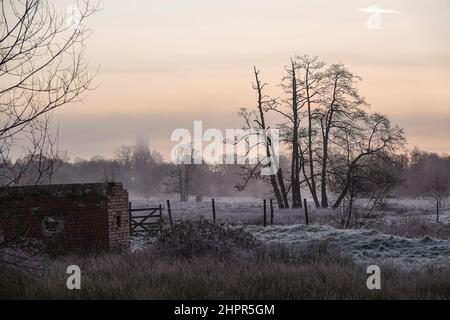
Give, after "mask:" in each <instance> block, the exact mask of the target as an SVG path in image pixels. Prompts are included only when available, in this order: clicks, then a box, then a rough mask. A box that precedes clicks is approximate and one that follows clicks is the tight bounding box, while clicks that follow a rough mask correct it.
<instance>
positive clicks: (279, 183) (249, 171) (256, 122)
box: [236, 67, 289, 209]
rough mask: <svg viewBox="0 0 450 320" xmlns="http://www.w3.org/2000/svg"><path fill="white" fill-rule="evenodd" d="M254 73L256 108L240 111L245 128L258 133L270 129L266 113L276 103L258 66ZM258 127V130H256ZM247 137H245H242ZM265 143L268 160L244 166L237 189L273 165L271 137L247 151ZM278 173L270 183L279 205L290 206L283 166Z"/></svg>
mask: <svg viewBox="0 0 450 320" xmlns="http://www.w3.org/2000/svg"><path fill="white" fill-rule="evenodd" d="M253 70H254V75H255V83H253V86H252V87H253V90H255V91H256V93H257V95H258V101H257V106H256V110H251V111H250V110H248V109H246V108H242V109H241V111H240V115H241V117H242V118H243V119H244V129H247V130H249V131H254V132H256V134H261V132H263V131H264V132H265V130H267V129H269V126H268V125H267V124H266V119H265V113H266V112H267V111H268V110H269V109H271V106H272V104H273V103H274V100H273V99H270V98H269V97H268V96H266V95H264V93H263V90H264V87H265V86H266V85H267V83H262V82H261V80H260V79H259V70H257V69H256V67H254V68H253ZM255 129H256V130H255ZM242 138H245V137H242ZM261 144H263V146H262V147H263V148H264V150H265V156H266V157H265V159H264V160H267V161H266V162H267V163H266V164H263V161H262V159H258V161H257V163H256V165H252V166H243V169H244V171H245V172H244V174H243V178H244V179H243V180H244V181H243V182H242V183H240V184H238V185H236V188H237V190H243V189H244V188H245V187H246V186H247V184H248V182H249V181H250V180H251V179H255V178H263V177H261V176H260V174H259V171H260V169H261V168H262V167H263V166H271V165H272V162H271V159H272V157H273V156H274V155H273V154H272V151H271V150H272V148H271V146H272V141H271V139H270V137H267V139H258V142H257V144H256V145H249V146H248V148H247V153H249V152H250V150H251V149H253V148H258V147H259V146H261ZM277 169H278V170H277V172H276V174H271V175H270V176H269V178H268V179H269V181H270V184H271V185H272V188H273V192H274V195H275V198H276V199H277V202H278V207H279V208H280V209H284V208H289V201H288V198H287V191H286V187H285V184H284V179H283V172H282V169H281V167H278V168H277Z"/></svg>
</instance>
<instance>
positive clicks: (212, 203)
mask: <svg viewBox="0 0 450 320" xmlns="http://www.w3.org/2000/svg"><path fill="white" fill-rule="evenodd" d="M211 205H212V214H213V222H214V223H215V222H216V202H215V200H214V198H212V199H211Z"/></svg>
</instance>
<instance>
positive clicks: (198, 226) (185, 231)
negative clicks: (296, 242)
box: [155, 218, 261, 258]
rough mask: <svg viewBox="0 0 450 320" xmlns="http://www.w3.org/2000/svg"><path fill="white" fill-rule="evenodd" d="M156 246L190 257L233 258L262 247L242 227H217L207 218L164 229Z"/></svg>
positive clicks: (173, 253)
mask: <svg viewBox="0 0 450 320" xmlns="http://www.w3.org/2000/svg"><path fill="white" fill-rule="evenodd" d="M155 245H156V247H157V248H160V249H162V250H163V251H164V252H166V253H168V254H171V255H174V256H179V257H187V258H192V257H197V256H205V255H206V256H209V255H212V256H215V257H227V258H230V257H232V256H236V255H239V254H240V253H243V252H246V251H249V250H252V249H257V248H258V247H260V246H261V244H260V242H259V241H257V240H256V239H255V238H254V237H253V236H252V235H251V234H250V233H248V232H246V231H244V230H243V229H242V228H232V227H228V226H224V225H220V224H216V223H213V222H211V221H208V220H206V219H204V218H201V219H200V220H198V221H182V222H178V223H175V224H174V225H173V226H172V228H170V227H166V228H164V229H163V231H162V233H161V235H160V236H159V237H158V239H157V241H156V243H155Z"/></svg>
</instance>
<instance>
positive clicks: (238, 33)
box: [55, 0, 450, 159]
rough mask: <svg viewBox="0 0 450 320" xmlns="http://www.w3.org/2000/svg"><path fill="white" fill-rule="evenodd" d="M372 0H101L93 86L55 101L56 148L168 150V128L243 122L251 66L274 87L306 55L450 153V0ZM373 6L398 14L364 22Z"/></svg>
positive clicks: (409, 131)
mask: <svg viewBox="0 0 450 320" xmlns="http://www.w3.org/2000/svg"><path fill="white" fill-rule="evenodd" d="M372 1H375V0H371V1H364V0H361V1H354V0H347V1H332V0H283V1H280V0H278V1H275V0H227V1H223V0H189V1H187V0H170V1H168V0H128V1H123V0H103V1H102V2H101V7H102V10H101V12H99V13H98V14H96V16H95V17H93V18H92V19H91V20H90V22H89V24H90V26H91V27H92V29H93V34H92V36H91V37H90V39H89V41H88V43H87V56H88V59H89V61H90V65H91V66H92V68H97V67H99V72H98V74H97V77H96V79H95V84H96V85H97V88H96V90H94V91H92V92H90V93H89V95H88V96H87V97H86V98H85V99H84V101H83V102H82V103H74V104H71V105H67V106H64V107H63V108H61V109H59V110H58V111H57V112H56V114H55V125H58V127H59V139H60V143H59V147H60V149H61V150H63V151H64V150H65V151H67V153H68V155H69V157H71V158H72V159H74V158H76V157H83V158H90V157H92V156H94V155H102V156H105V157H110V156H112V155H113V153H114V151H115V150H116V149H117V148H118V147H119V146H120V145H123V144H134V143H135V140H136V136H138V135H140V136H142V135H143V136H148V137H149V143H150V148H151V149H156V150H159V151H160V152H162V153H163V155H164V156H165V157H166V159H168V158H169V154H170V150H171V148H172V147H173V146H174V145H175V144H176V142H171V141H170V134H171V132H172V131H173V130H174V129H176V128H186V129H189V130H191V131H192V130H193V121H194V120H202V121H203V123H204V125H203V126H204V128H219V129H222V130H223V129H225V128H238V127H240V126H241V121H240V119H239V117H238V115H237V111H238V110H239V108H240V107H244V106H247V107H252V106H254V105H255V95H254V92H253V91H252V89H251V81H252V78H253V74H252V69H253V66H254V65H256V66H257V67H258V68H260V69H261V76H262V78H263V80H264V81H265V82H267V83H269V87H268V91H267V93H268V94H272V95H274V96H278V95H280V94H281V92H280V87H279V86H278V84H279V83H280V79H281V77H282V76H283V67H284V65H286V64H288V63H289V59H290V58H291V57H293V56H294V55H303V54H308V55H312V56H315V55H317V56H319V58H321V59H322V60H324V61H326V62H327V63H328V64H332V63H343V64H345V65H346V66H347V67H348V68H349V69H350V70H351V71H352V72H354V73H355V74H357V75H359V76H361V77H362V78H363V81H362V82H361V83H360V84H358V88H359V91H360V93H361V94H362V95H363V96H365V97H366V99H367V101H368V102H369V103H370V104H371V109H370V110H372V111H376V112H381V113H384V114H387V115H388V116H389V117H390V118H391V119H392V121H393V122H395V123H397V124H398V125H400V126H401V127H403V128H404V129H405V132H406V135H407V138H408V141H409V144H408V147H409V148H413V147H414V146H417V147H419V148H421V149H424V150H428V151H432V152H448V153H450V139H449V137H450V90H449V84H450V41H449V39H450V1H448V0H430V1H422V0H404V1H400V0H390V1H381V0H376V2H372ZM74 3H75V0H61V1H58V4H57V6H58V8H62V10H64V8H65V7H67V6H70V5H73V4H74ZM370 5H377V6H378V7H380V8H382V9H385V10H393V11H395V12H396V13H395V14H392V13H383V14H381V24H380V26H381V29H379V30H378V29H377V30H374V29H369V28H368V27H367V24H366V21H367V19H368V17H369V15H368V13H366V12H363V11H359V10H358V9H362V8H367V7H369V6H370Z"/></svg>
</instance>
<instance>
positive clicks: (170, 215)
mask: <svg viewBox="0 0 450 320" xmlns="http://www.w3.org/2000/svg"><path fill="white" fill-rule="evenodd" d="M167 214H168V216H169V225H170V229H172V227H173V219H172V210H171V209H170V200H167Z"/></svg>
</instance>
